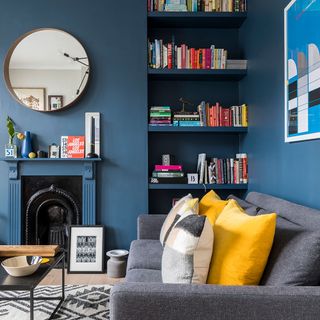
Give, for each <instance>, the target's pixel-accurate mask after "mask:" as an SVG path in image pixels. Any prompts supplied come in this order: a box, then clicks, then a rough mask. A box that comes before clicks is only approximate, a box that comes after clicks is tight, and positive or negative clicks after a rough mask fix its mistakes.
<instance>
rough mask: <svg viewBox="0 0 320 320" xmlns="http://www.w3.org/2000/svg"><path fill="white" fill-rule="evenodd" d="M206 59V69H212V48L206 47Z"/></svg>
mask: <svg viewBox="0 0 320 320" xmlns="http://www.w3.org/2000/svg"><path fill="white" fill-rule="evenodd" d="M205 51H206V59H205V69H211V49H205Z"/></svg>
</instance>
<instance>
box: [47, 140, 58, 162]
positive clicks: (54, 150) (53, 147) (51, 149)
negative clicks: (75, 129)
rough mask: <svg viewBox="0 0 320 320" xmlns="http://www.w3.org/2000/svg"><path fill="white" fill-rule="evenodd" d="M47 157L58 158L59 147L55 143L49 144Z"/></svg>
mask: <svg viewBox="0 0 320 320" xmlns="http://www.w3.org/2000/svg"><path fill="white" fill-rule="evenodd" d="M49 158H52V159H58V158H60V147H59V146H57V145H56V144H55V143H54V144H52V145H51V146H49Z"/></svg>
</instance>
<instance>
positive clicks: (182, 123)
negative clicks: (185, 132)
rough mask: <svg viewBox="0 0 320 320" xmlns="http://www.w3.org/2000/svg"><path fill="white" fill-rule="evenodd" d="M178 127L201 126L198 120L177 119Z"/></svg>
mask: <svg viewBox="0 0 320 320" xmlns="http://www.w3.org/2000/svg"><path fill="white" fill-rule="evenodd" d="M179 126H180V127H201V125H200V121H179Z"/></svg>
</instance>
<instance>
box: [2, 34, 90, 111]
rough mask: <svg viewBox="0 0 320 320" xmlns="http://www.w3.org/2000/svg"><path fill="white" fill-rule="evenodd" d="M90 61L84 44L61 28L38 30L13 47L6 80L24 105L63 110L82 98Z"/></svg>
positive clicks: (35, 108) (43, 109)
mask: <svg viewBox="0 0 320 320" xmlns="http://www.w3.org/2000/svg"><path fill="white" fill-rule="evenodd" d="M89 72H90V67H89V59H88V55H87V53H86V51H85V49H84V48H83V46H82V45H81V43H80V42H79V41H78V40H77V39H76V38H74V37H73V36H71V35H70V34H69V33H67V32H64V31H62V30H58V29H38V30H33V31H31V32H28V33H27V34H25V35H23V36H22V37H20V38H19V39H18V40H17V41H16V42H15V43H14V44H13V45H12V47H11V48H10V50H9V52H8V54H7V57H6V60H5V64H4V78H5V81H6V84H7V87H8V90H9V91H10V93H11V94H12V95H13V97H14V98H15V99H16V100H17V101H18V102H19V103H21V104H22V105H23V106H25V107H28V108H30V109H32V110H36V111H42V112H53V111H60V110H63V109H65V108H67V107H69V106H70V105H71V104H73V103H74V102H75V101H77V100H78V99H79V97H80V96H81V94H82V93H83V92H84V90H85V88H86V85H87V83H88V78H89Z"/></svg>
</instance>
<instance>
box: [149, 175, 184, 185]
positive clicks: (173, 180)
mask: <svg viewBox="0 0 320 320" xmlns="http://www.w3.org/2000/svg"><path fill="white" fill-rule="evenodd" d="M150 183H152V184H161V183H163V184H165V183H170V184H187V183H188V178H187V177H181V178H154V177H152V178H150Z"/></svg>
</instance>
